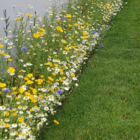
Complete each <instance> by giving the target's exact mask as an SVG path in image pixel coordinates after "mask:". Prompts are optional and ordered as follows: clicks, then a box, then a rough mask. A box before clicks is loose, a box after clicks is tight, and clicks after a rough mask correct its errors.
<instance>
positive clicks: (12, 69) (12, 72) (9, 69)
mask: <svg viewBox="0 0 140 140" xmlns="http://www.w3.org/2000/svg"><path fill="white" fill-rule="evenodd" d="M7 72H8V73H9V74H10V75H15V69H14V68H13V67H9V68H8V70H7Z"/></svg>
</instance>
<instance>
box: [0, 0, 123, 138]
mask: <svg viewBox="0 0 140 140" xmlns="http://www.w3.org/2000/svg"><path fill="white" fill-rule="evenodd" d="M122 4H123V3H122V0H115V1H113V0H108V1H102V0H100V1H98V3H97V2H95V1H93V0H88V1H84V0H83V1H81V0H79V1H78V0H76V1H72V2H71V1H69V3H68V5H67V11H66V10H64V9H62V10H61V13H60V15H58V14H57V7H56V6H53V11H47V12H46V13H45V14H44V15H43V17H39V16H38V15H36V13H35V12H34V13H33V14H31V13H27V14H26V15H25V16H23V14H22V13H19V14H18V15H17V18H16V19H14V21H15V24H14V26H13V28H12V29H11V30H8V24H9V22H8V21H9V20H8V18H7V15H6V11H5V12H4V13H5V15H4V16H5V17H4V19H5V23H6V28H5V33H6V37H4V38H3V37H1V38H0V48H4V49H3V50H2V49H1V50H0V55H1V62H5V63H4V64H3V63H2V64H3V68H4V69H5V72H2V73H1V82H0V104H1V105H0V111H1V113H0V114H1V116H0V133H1V139H6V140H7V139H8V140H10V139H13V140H18V139H28V140H34V139H36V137H37V134H38V133H39V131H41V128H42V127H43V126H44V125H48V124H49V121H50V120H48V117H49V116H51V115H54V114H55V113H56V107H57V106H61V105H62V100H63V99H64V98H65V97H66V96H67V95H68V94H69V91H70V89H71V88H73V86H78V75H79V73H80V72H81V68H82V65H83V64H84V63H85V61H86V60H87V59H88V57H89V54H90V53H91V52H92V51H93V50H94V49H96V48H97V45H99V46H100V47H101V48H103V45H102V44H101V40H102V39H103V36H104V35H105V33H106V30H108V28H109V23H110V21H111V19H112V18H113V16H115V15H116V14H117V12H119V11H120V9H121V8H120V7H121V6H122ZM14 8H15V7H14ZM30 9H32V6H30ZM2 64H1V65H2ZM2 75H4V76H2ZM54 123H56V124H59V122H58V121H57V120H54Z"/></svg>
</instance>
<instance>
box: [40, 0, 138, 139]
mask: <svg viewBox="0 0 140 140" xmlns="http://www.w3.org/2000/svg"><path fill="white" fill-rule="evenodd" d="M139 7H140V1H139V0H135V1H134V0H133V1H128V4H127V5H124V8H123V9H122V11H121V13H119V14H118V15H117V16H116V17H115V19H114V20H113V21H111V29H110V30H109V31H108V33H107V35H106V36H105V38H104V41H103V42H102V44H103V45H104V48H100V49H98V51H96V53H95V54H94V55H93V56H92V57H91V58H90V59H89V62H88V64H87V66H85V67H84V71H83V73H82V75H81V77H80V79H79V81H80V82H79V86H78V87H77V88H75V90H74V92H73V93H72V94H71V96H69V98H67V99H66V100H64V102H63V105H62V107H61V109H60V110H59V112H57V114H56V116H54V117H53V119H56V120H57V121H59V122H60V124H59V125H55V126H54V127H51V128H47V129H44V130H42V134H41V137H40V139H41V140H139V139H140V81H139V80H140V60H139V59H140V57H139V56H140V13H139V10H140V8H139Z"/></svg>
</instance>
